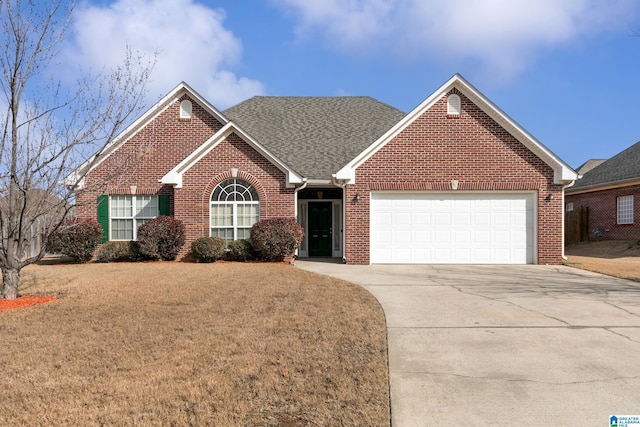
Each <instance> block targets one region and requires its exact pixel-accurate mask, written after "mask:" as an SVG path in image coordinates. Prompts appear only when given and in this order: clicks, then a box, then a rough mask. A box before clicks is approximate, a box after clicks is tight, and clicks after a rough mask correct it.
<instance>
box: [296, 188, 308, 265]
mask: <svg viewBox="0 0 640 427" xmlns="http://www.w3.org/2000/svg"><path fill="white" fill-rule="evenodd" d="M308 183H309V181H308V180H307V178H302V185H301V186H299V187H296V188H295V189H294V190H293V201H294V206H293V215H294V217H295V219H296V221H298V191H300V190H304V188H305V187H306V186H307V184H308ZM298 249H299V248H296V253H295V257H296V258H297V257H298Z"/></svg>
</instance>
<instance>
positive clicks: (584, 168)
mask: <svg viewBox="0 0 640 427" xmlns="http://www.w3.org/2000/svg"><path fill="white" fill-rule="evenodd" d="M606 161H607V159H589V160H587V161H586V162H584V163H583V164H581V165H580V166H578V167H577V168H576V172H578V175H584V174H585V173H587V172H589V171H590V170H591V169H593V168H595V167H596V166H600V165H601V164H603V163H604V162H606Z"/></svg>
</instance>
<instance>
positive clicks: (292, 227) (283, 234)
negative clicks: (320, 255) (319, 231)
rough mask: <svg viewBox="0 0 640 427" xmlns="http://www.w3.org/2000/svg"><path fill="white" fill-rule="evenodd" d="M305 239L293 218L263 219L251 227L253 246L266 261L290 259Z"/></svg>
mask: <svg viewBox="0 0 640 427" xmlns="http://www.w3.org/2000/svg"><path fill="white" fill-rule="evenodd" d="M303 237H304V230H303V229H302V227H301V226H300V224H298V222H297V221H296V220H295V219H293V218H269V219H263V220H261V221H259V222H257V223H255V224H254V225H253V227H251V244H252V245H253V249H255V250H256V251H257V252H258V256H259V257H260V259H263V260H265V261H282V260H284V259H285V258H290V257H292V256H293V254H294V253H295V250H296V248H297V247H298V246H300V243H301V242H302V238H303Z"/></svg>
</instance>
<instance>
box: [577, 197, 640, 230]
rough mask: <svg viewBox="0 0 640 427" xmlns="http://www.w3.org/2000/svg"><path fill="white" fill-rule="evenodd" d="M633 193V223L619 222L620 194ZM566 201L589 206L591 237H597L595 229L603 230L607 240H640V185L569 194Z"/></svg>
mask: <svg viewBox="0 0 640 427" xmlns="http://www.w3.org/2000/svg"><path fill="white" fill-rule="evenodd" d="M630 195H633V224H618V216H617V212H618V200H617V199H618V196H630ZM565 202H567V203H569V202H572V203H573V208H574V209H577V208H579V207H580V206H586V207H588V208H589V237H590V239H592V240H593V239H595V234H594V233H593V232H592V230H593V229H596V228H597V229H598V230H600V231H601V232H602V238H603V239H606V240H640V185H634V186H629V187H621V188H613V189H609V190H601V191H591V192H588V193H581V194H567V195H566V196H565Z"/></svg>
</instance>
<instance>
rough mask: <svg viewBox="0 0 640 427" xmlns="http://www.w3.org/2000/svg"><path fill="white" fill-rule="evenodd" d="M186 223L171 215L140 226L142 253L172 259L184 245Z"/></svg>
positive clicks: (139, 237) (139, 235)
mask: <svg viewBox="0 0 640 427" xmlns="http://www.w3.org/2000/svg"><path fill="white" fill-rule="evenodd" d="M184 234H185V232H184V225H183V224H182V221H179V220H177V219H175V218H173V217H170V216H159V217H157V218H154V219H151V220H149V221H147V222H145V223H144V224H142V225H141V226H140V227H139V228H138V241H137V243H138V247H139V248H140V253H141V254H142V255H143V256H145V257H147V258H149V259H161V260H165V261H171V260H174V259H176V257H177V256H178V254H179V253H180V250H181V249H182V247H183V246H184V242H185V237H184Z"/></svg>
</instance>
